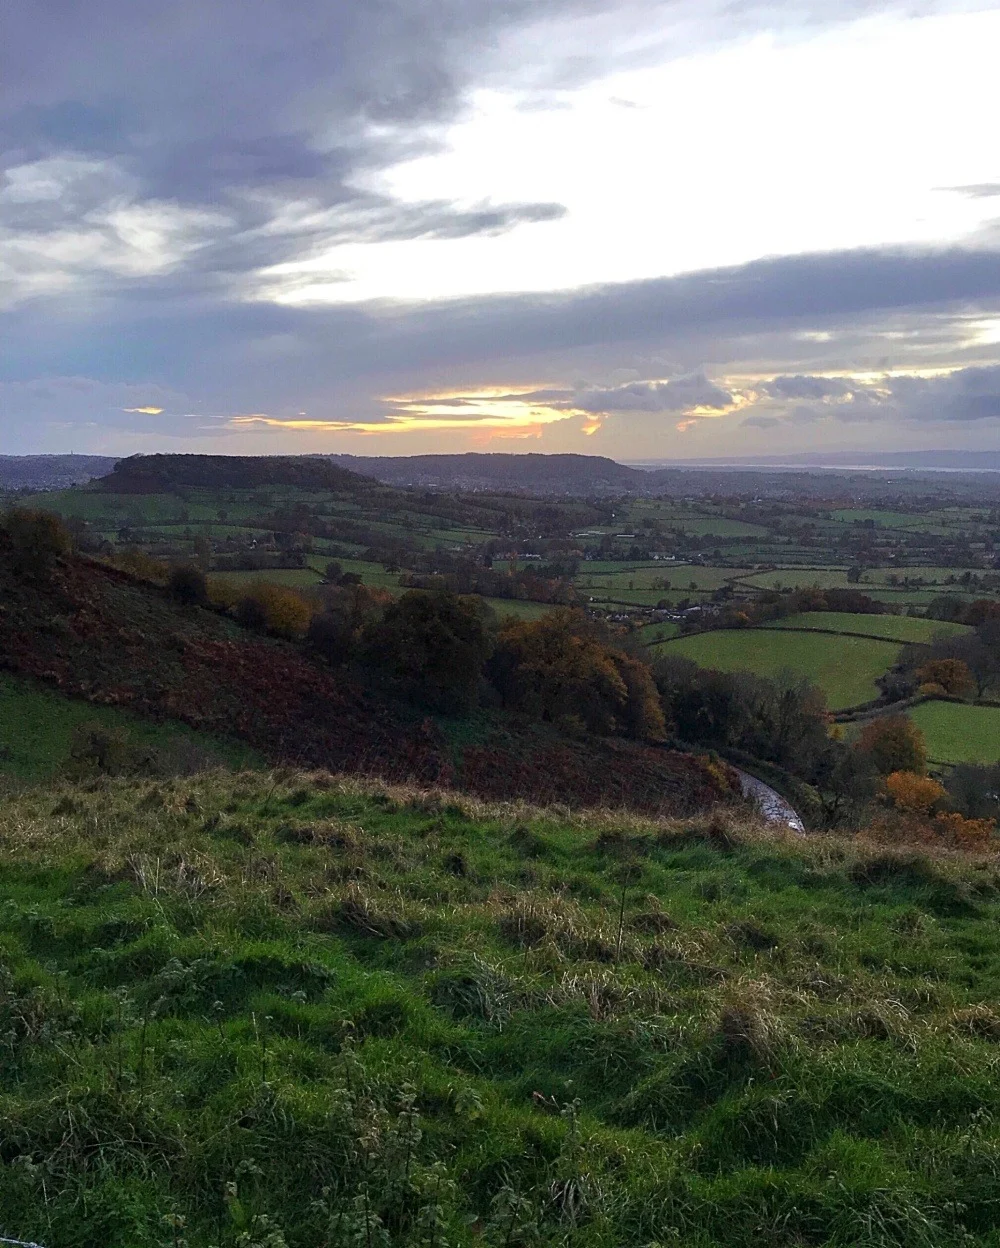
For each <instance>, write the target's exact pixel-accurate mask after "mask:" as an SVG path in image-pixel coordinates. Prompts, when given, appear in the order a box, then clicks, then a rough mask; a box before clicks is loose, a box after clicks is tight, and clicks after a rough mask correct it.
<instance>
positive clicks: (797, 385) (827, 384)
mask: <svg viewBox="0 0 1000 1248" xmlns="http://www.w3.org/2000/svg"><path fill="white" fill-rule="evenodd" d="M761 389H762V390H763V392H764V393H765V394H769V395H772V396H773V397H774V398H777V399H831V398H836V399H840V398H844V397H845V396H847V395H850V393H851V390H852V387H851V384H850V383H849V382H847V381H845V380H844V379H843V378H840V377H803V376H796V377H775V378H774V380H773V381H769V382H767V383H766V384H765V385H764V386H762V387H761Z"/></svg>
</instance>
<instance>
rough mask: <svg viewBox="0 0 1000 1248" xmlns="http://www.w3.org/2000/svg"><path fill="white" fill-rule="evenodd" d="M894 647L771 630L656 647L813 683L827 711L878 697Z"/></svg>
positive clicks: (722, 666) (725, 667)
mask: <svg viewBox="0 0 1000 1248" xmlns="http://www.w3.org/2000/svg"><path fill="white" fill-rule="evenodd" d="M898 651H899V647H898V646H897V645H896V644H895V643H894V642H891V641H877V640H869V639H866V638H862V637H832V636H826V635H822V634H810V633H808V632H801V633H792V632H779V631H777V630H770V629H740V630H719V631H716V632H708V633H698V634H694V635H693V636H689V637H679V638H677V639H676V640H674V641H668V642H665V643H664V644H663V645H661V646H659V647H657V654H658V655H661V656H671V655H681V656H683V657H684V658H688V659H693V660H694V661H695V662H696V663H698V664H699V665H700V666H702V667H714V668H717V669H718V670H720V671H726V672H734V671H749V672H754V673H756V674H757V675H759V676H769V677H775V676H780V675H782V674H783V673H785V672H789V673H791V674H792V675H793V676H795V677H797V678H799V679H808V680H811V681H813V682H814V683H815V684H816V685H818V686H819V688H820V689H821V690H822V691H823V693H824V694H825V695H826V700H827V705H828V706H829V707H830V708H831V709H832V710H838V709H841V708H843V707H846V706H856V705H860V704H861V703H863V702H868V701H870V700H871V699H873V698H875V697H877V696H878V692H879V691H878V687H877V686H876V684H875V681H876V679H877V678H878V677H879V676H881V675H883V674H884V673H885V672H886V671H887V670H888V669H889V667H891V666H892V664H893V662H894V661H895V658H896V655H897V654H898Z"/></svg>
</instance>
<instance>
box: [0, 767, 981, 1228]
mask: <svg viewBox="0 0 1000 1248" xmlns="http://www.w3.org/2000/svg"><path fill="white" fill-rule="evenodd" d="M726 818H727V819H728V820H730V822H723V821H722V820H721V819H720V818H716V819H715V820H712V819H710V818H704V819H702V820H700V821H696V822H690V823H660V824H656V823H641V822H638V821H634V820H630V819H628V818H626V817H624V816H618V815H615V814H607V815H603V816H601V815H591V816H588V817H586V818H585V817H575V816H571V815H569V814H567V813H566V812H563V813H558V812H554V811H549V812H538V811H532V810H530V809H527V808H518V807H513V806H511V807H488V806H484V805H478V804H475V803H472V802H469V801H464V800H460V799H456V798H453V797H451V796H448V795H443V796H442V795H435V794H421V793H418V792H415V791H406V790H401V789H387V788H384V787H379V786H376V785H362V784H359V783H354V782H350V781H344V780H338V779H335V778H332V777H330V776H326V775H297V774H294V773H290V772H289V773H277V774H273V775H271V774H268V775H265V776H262V775H259V774H253V775H251V774H242V775H231V774H217V775H211V776H203V777H200V778H198V779H197V780H177V781H172V782H161V783H152V782H144V783H140V784H136V783H131V784H130V783H126V782H121V781H111V782H101V783H94V784H91V785H90V786H89V787H87V788H64V789H62V790H59V791H56V790H50V789H35V790H31V791H28V792H25V793H22V794H21V795H19V796H10V797H8V798H7V799H6V800H5V801H4V802H3V804H2V806H0V889H2V892H0V896H2V899H3V900H2V904H0V1234H6V1235H10V1236H14V1237H16V1238H19V1239H33V1240H36V1241H38V1242H40V1243H42V1244H45V1245H46V1246H47V1248H92V1246H94V1245H100V1246H101V1248H119V1246H120V1248H138V1246H145V1245H149V1246H153V1245H157V1246H164V1248H167V1246H173V1248H179V1246H180V1245H181V1244H184V1245H189V1246H191V1248H195V1246H197V1248H208V1246H209V1245H217V1246H220V1248H221V1246H223V1245H241V1246H242V1248H252V1246H254V1245H259V1246H260V1248H281V1246H282V1245H285V1244H287V1245H289V1246H291V1248H320V1246H322V1245H329V1246H331V1248H332V1246H333V1245H337V1246H338V1248H339V1246H340V1245H363V1246H364V1248H369V1246H372V1245H386V1244H399V1245H414V1246H416V1245H434V1246H435V1248H445V1245H454V1246H459V1245H461V1246H466V1245H468V1246H472V1245H479V1244H483V1245H496V1246H497V1248H501V1246H506V1248H511V1246H513V1245H527V1244H543V1245H557V1244H558V1245H572V1246H573V1248H577V1246H584V1248H598V1246H600V1248H611V1246H615V1248H618V1246H620V1248H626V1246H632V1245H673V1244H677V1245H686V1246H688V1248H711V1246H713V1245H719V1246H721V1245H725V1246H726V1248H751V1246H752V1248H765V1246H766V1248H772V1246H773V1245H788V1246H791V1245H838V1246H843V1248H847V1246H848V1245H868V1246H876V1245H906V1246H907V1248H913V1246H914V1245H917V1246H926V1248H931V1246H933V1248H948V1246H951V1245H954V1246H955V1248H958V1245H966V1246H967V1245H969V1244H977V1245H996V1244H998V1243H1000V1232H998V1231H997V1230H996V1229H995V1228H996V1226H997V1209H998V1207H1000V1204H998V1202H1000V1079H998V1078H997V1074H998V1061H1000V1013H998V1012H997V1009H996V1007H995V1005H993V1004H992V1003H993V1002H994V1001H995V995H996V984H997V976H998V972H1000V925H998V918H1000V873H998V869H997V865H996V863H995V862H993V861H989V862H976V861H972V860H962V859H960V858H946V857H938V858H928V857H926V856H919V855H916V854H911V853H907V852H902V851H901V852H891V851H887V850H885V849H880V848H878V847H875V846H870V845H869V846H866V845H864V844H862V843H858V842H850V841H835V840H832V839H824V838H817V839H815V840H802V839H793V838H787V837H784V836H777V835H772V834H768V833H766V832H764V831H763V830H761V829H760V828H759V827H755V826H754V825H752V824H750V823H746V824H741V823H740V822H739V821H735V822H733V821H732V820H733V816H731V815H730V816H727V817H726Z"/></svg>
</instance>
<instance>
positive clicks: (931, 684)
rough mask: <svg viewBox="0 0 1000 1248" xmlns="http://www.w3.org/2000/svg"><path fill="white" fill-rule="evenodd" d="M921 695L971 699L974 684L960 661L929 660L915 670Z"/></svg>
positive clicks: (967, 670) (966, 668) (973, 693)
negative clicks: (942, 695)
mask: <svg viewBox="0 0 1000 1248" xmlns="http://www.w3.org/2000/svg"><path fill="white" fill-rule="evenodd" d="M916 675H917V683H918V684H919V686H920V691H921V693H936V694H945V695H946V696H948V697H950V698H971V697H973V696H974V695H975V692H976V682H975V680H974V679H973V677H972V673H971V672H970V671H969V668H968V665H967V664H966V663H963V662H962V660H961V659H931V660H930V662H928V663H925V664H924V665H923V667H918V668H917V673H916Z"/></svg>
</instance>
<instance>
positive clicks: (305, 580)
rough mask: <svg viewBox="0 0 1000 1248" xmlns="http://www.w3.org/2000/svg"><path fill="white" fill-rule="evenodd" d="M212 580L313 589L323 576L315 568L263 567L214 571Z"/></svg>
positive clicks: (235, 583) (240, 584)
mask: <svg viewBox="0 0 1000 1248" xmlns="http://www.w3.org/2000/svg"><path fill="white" fill-rule="evenodd" d="M209 579H210V580H212V581H219V582H221V583H223V584H227V585H238V586H241V587H242V586H244V585H256V584H259V583H261V582H264V583H266V584H268V585H284V586H286V587H287V588H288V589H312V588H313V587H314V586H316V585H320V584H322V580H323V578H322V577H321V576H320V574H319V573H318V572H317V571H316V569H315V568H312V567H305V568H263V569H261V570H260V571H257V572H212V573H211V574H210V576H209Z"/></svg>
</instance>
